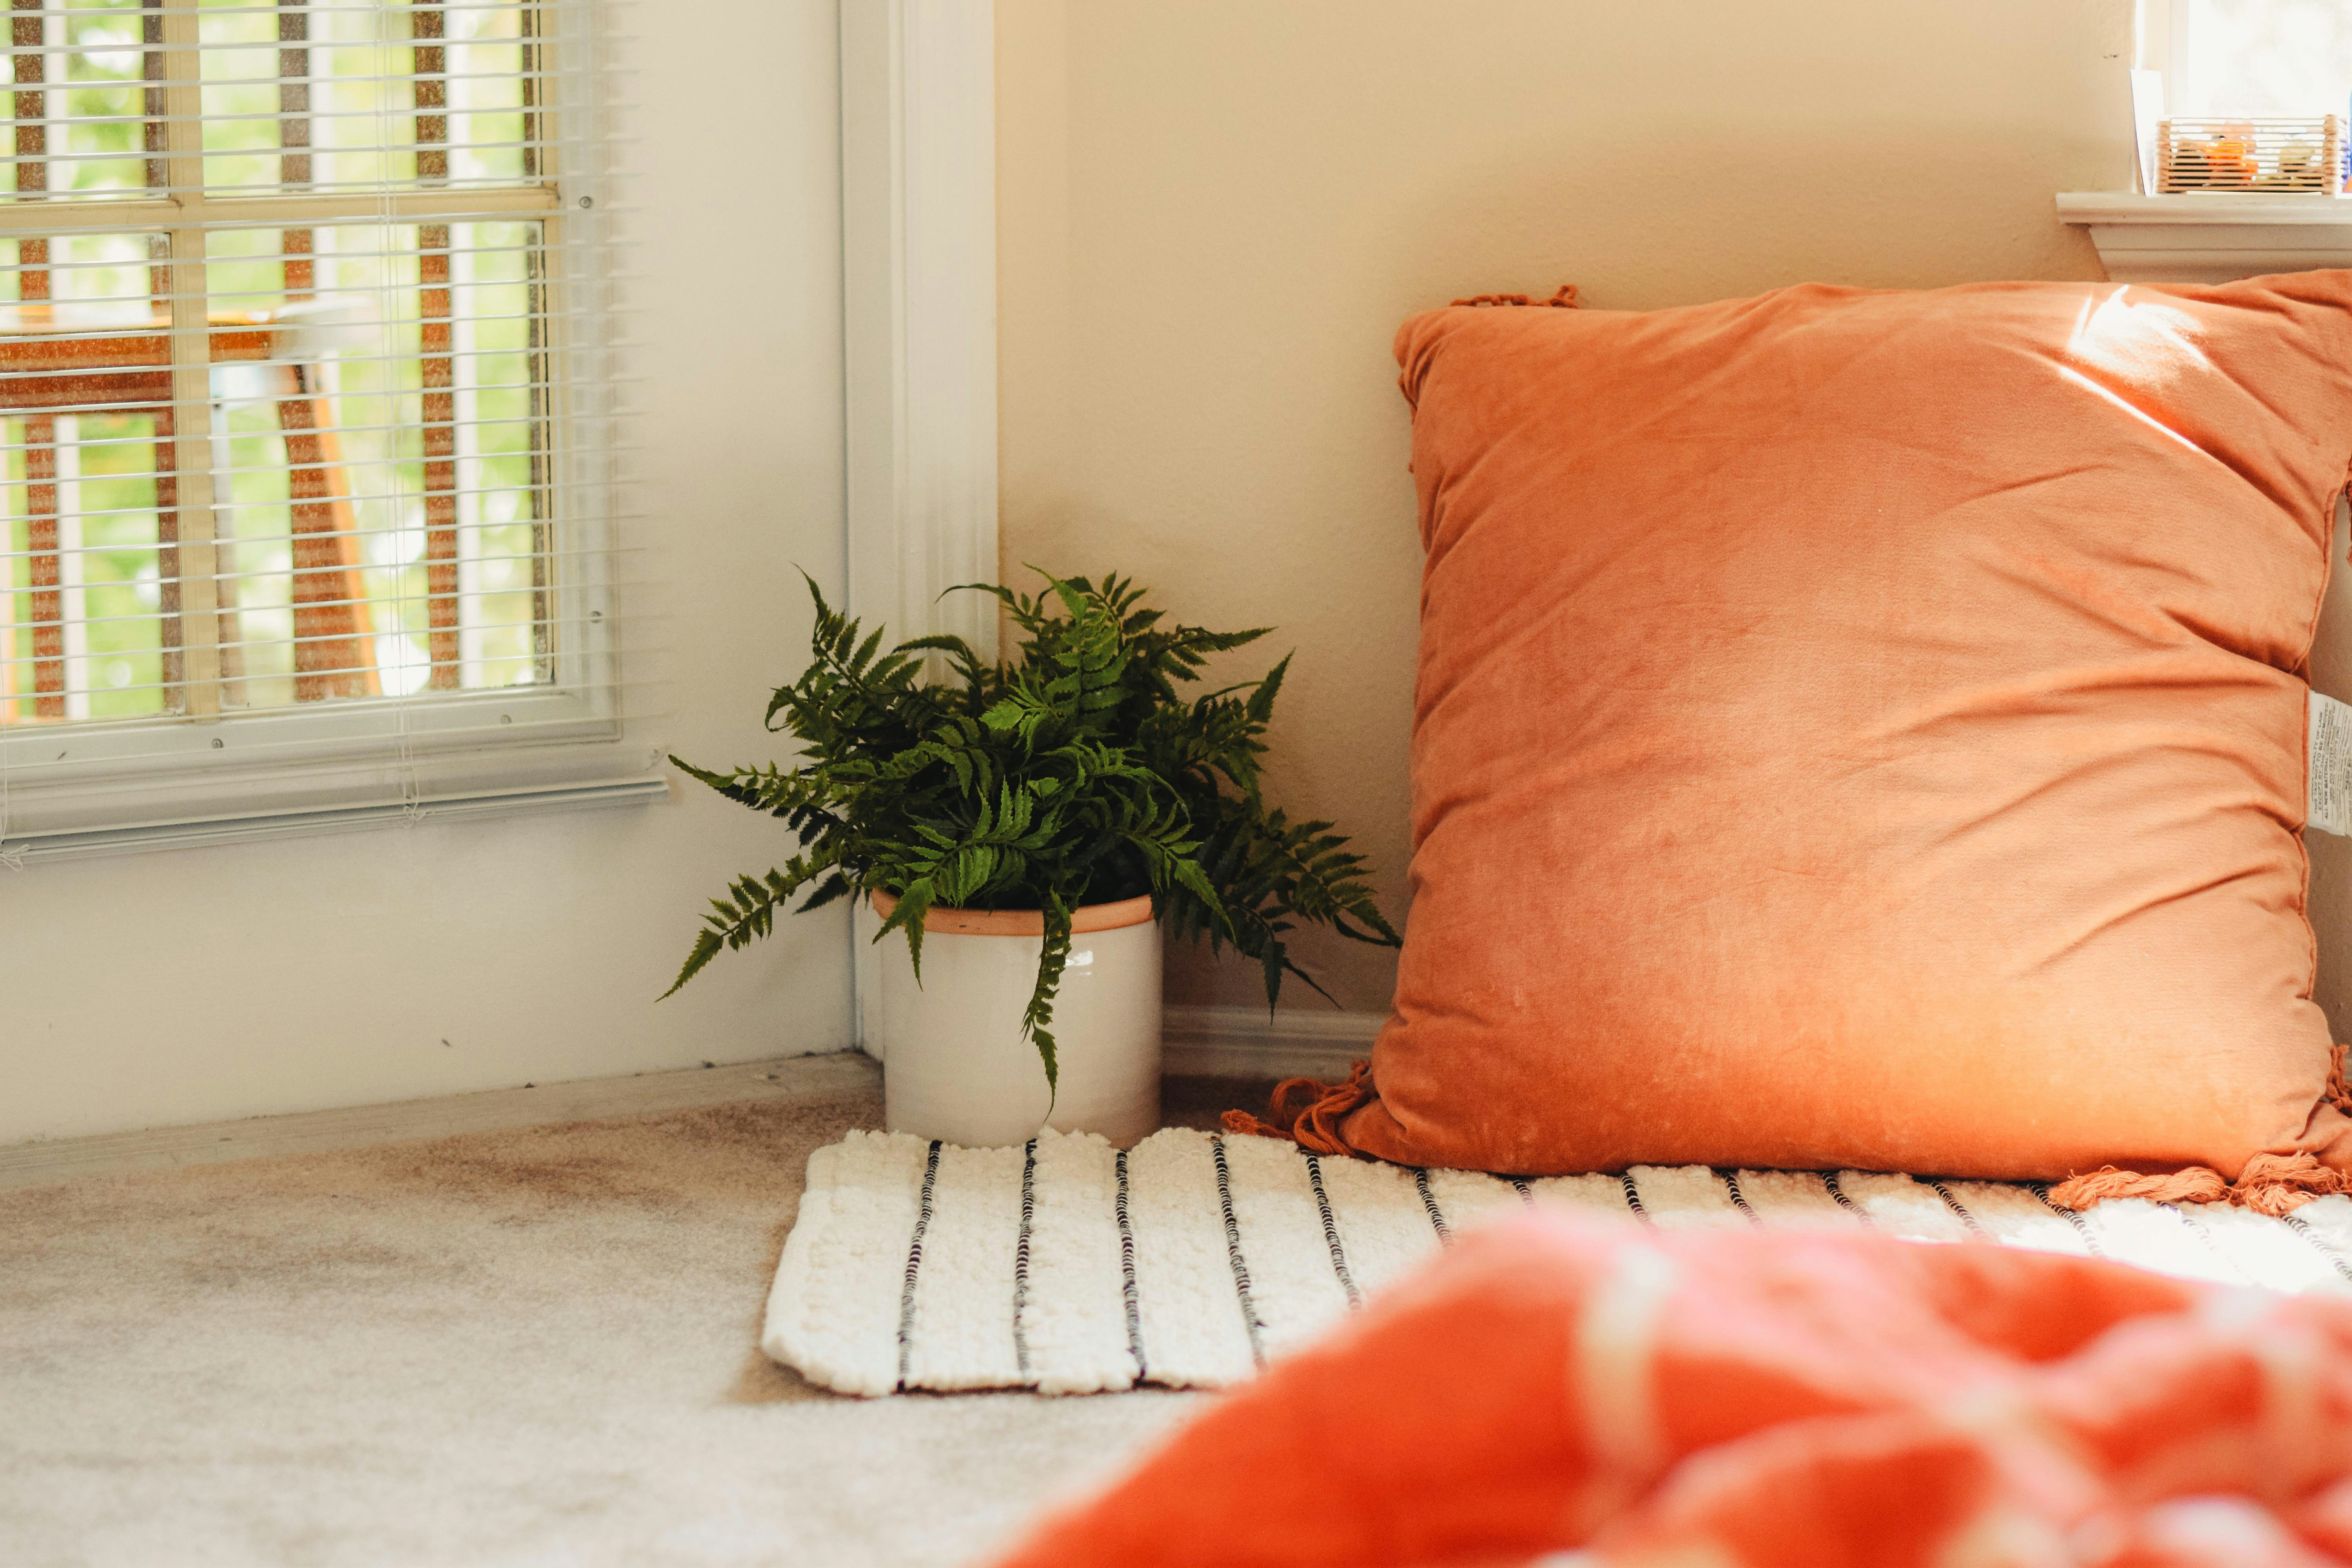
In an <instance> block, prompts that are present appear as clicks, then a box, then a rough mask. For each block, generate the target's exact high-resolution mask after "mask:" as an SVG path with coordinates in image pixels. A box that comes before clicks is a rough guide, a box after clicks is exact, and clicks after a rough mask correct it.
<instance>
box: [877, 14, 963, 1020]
mask: <svg viewBox="0 0 2352 1568" xmlns="http://www.w3.org/2000/svg"><path fill="white" fill-rule="evenodd" d="M995 28H996V17H995V7H994V6H992V5H987V4H985V3H983V0H841V173H842V180H841V190H842V201H841V205H842V332H843V344H842V349H843V369H844V396H845V404H846V410H845V412H846V423H845V430H846V450H845V454H844V457H845V467H846V474H847V482H848V506H847V519H846V526H847V529H848V562H849V590H848V606H847V607H848V610H849V613H850V614H852V615H853V616H857V617H858V618H859V619H861V620H863V621H864V622H866V626H867V628H868V629H869V630H870V629H872V628H873V627H875V626H887V627H888V628H889V633H890V640H892V641H897V640H898V639H900V638H903V637H916V636H920V635H922V634H924V633H929V632H953V633H955V634H957V635H959V636H961V637H963V638H964V640H966V641H967V642H969V643H971V645H972V646H973V647H975V648H977V649H978V650H979V651H980V653H981V656H982V658H993V657H994V655H995V651H996V614H995V602H994V601H993V600H992V599H989V598H987V597H985V596H983V595H978V594H958V595H951V596H950V597H949V598H947V599H945V600H942V599H941V598H940V595H941V594H942V593H944V592H945V591H946V590H947V589H948V588H950V587H952V586H953V585H955V584H959V583H972V582H993V581H995V580H996V577H997V555H996V34H995ZM853 926H854V928H855V931H856V937H855V940H856V946H857V952H856V965H855V969H856V978H857V994H858V998H859V1004H860V1005H859V1009H858V1012H859V1027H860V1034H861V1037H865V1038H870V1037H871V1036H870V1032H869V1031H867V1030H866V1028H865V1015H866V1003H868V1002H869V1001H870V999H871V998H872V997H873V995H874V990H875V988H874V984H873V980H874V971H873V966H872V963H873V949H872V945H871V943H870V942H869V941H868V940H867V939H868V938H870V936H871V935H872V932H873V920H872V916H871V915H870V914H869V913H866V912H862V911H861V913H860V914H859V916H858V918H857V920H856V921H854V922H853Z"/></svg>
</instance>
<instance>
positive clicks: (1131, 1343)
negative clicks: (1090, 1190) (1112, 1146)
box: [1113, 1149, 1151, 1383]
mask: <svg viewBox="0 0 2352 1568" xmlns="http://www.w3.org/2000/svg"><path fill="white" fill-rule="evenodd" d="M1116 1164H1117V1167H1118V1203H1117V1204H1116V1205H1113V1206H1114V1208H1115V1210H1116V1212H1117V1213H1118V1294H1119V1300H1120V1301H1121V1302H1122V1303H1123V1304H1124V1305H1125V1306H1126V1309H1127V1353H1128V1354H1129V1355H1131V1356H1133V1357H1134V1358H1135V1381H1136V1382H1138V1383H1141V1382H1142V1381H1143V1380H1144V1379H1145V1378H1146V1377H1148V1376H1150V1372H1151V1368H1150V1363H1147V1362H1146V1361H1145V1360H1144V1359H1143V1298H1142V1296H1141V1295H1140V1294H1139V1293H1138V1292H1137V1290H1136V1289H1135V1226H1132V1225H1130V1224H1129V1223H1128V1217H1127V1151H1126V1150H1124V1149H1121V1150H1120V1151H1119V1152H1118V1161H1117V1162H1116Z"/></svg>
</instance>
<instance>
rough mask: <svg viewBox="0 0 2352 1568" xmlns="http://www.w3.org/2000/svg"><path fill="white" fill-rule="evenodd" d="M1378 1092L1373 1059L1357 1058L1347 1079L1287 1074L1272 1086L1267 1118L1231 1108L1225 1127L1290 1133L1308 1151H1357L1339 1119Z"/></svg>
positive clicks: (1263, 1134) (1257, 1133)
mask: <svg viewBox="0 0 2352 1568" xmlns="http://www.w3.org/2000/svg"><path fill="white" fill-rule="evenodd" d="M1374 1098H1375V1096H1374V1094H1373V1091H1372V1064H1371V1063H1370V1062H1358V1063H1356V1064H1355V1065H1354V1066H1353V1067H1351V1068H1349V1069H1348V1078H1347V1081H1346V1082H1344V1083H1335V1084H1326V1083H1318V1082H1317V1081H1316V1080H1315V1079H1311V1078H1291V1079H1283V1080H1282V1081H1281V1082H1280V1083H1278V1084H1276V1085H1275V1086H1274V1096H1273V1098H1272V1099H1270V1100H1267V1101H1266V1105H1265V1117H1264V1118H1263V1119H1260V1118H1258V1117H1255V1116H1252V1115H1251V1114H1250V1113H1249V1112H1248V1111H1246V1110H1228V1111H1226V1112H1225V1114H1224V1126H1225V1131H1228V1132H1230V1133H1233V1134H1234V1136H1236V1137H1258V1138H1287V1139H1289V1140H1291V1141H1292V1142H1295V1143H1297V1145H1298V1146H1299V1147H1300V1148H1301V1149H1304V1150H1306V1151H1307V1152H1308V1153H1310V1154H1353V1153H1355V1152H1357V1151H1356V1150H1354V1149H1352V1148H1350V1147H1349V1145H1348V1142H1347V1140H1346V1139H1344V1138H1342V1137H1341V1136H1340V1135H1339V1123H1340V1121H1342V1120H1343V1119H1344V1118H1345V1117H1347V1115H1348V1114H1349V1112H1350V1111H1354V1110H1360V1109H1361V1108H1363V1107H1364V1106H1367V1105H1370V1103H1371V1102H1372V1100H1373V1099H1374Z"/></svg>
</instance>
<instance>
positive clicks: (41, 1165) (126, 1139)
mask: <svg viewBox="0 0 2352 1568" xmlns="http://www.w3.org/2000/svg"><path fill="white" fill-rule="evenodd" d="M1383 1017H1384V1016H1383V1015H1381V1014H1379V1013H1341V1012H1328V1013H1325V1012H1314V1011H1309V1010H1307V1009H1305V1008H1299V1009H1296V1010H1293V1009H1288V1008H1286V1009H1284V1010H1282V1011H1280V1012H1277V1013H1274V1014H1271V1015H1269V1014H1268V1013H1267V1012H1266V1011H1265V1009H1264V1008H1262V1007H1171V1008H1169V1009H1168V1010H1167V1012H1166V1014H1165V1016H1164V1022H1163V1024H1162V1026H1161V1037H1162V1063H1163V1067H1164V1070H1165V1071H1166V1072H1167V1073H1168V1075H1169V1076H1170V1077H1171V1078H1247V1079H1265V1078H1321V1079H1339V1078H1345V1077H1347V1076H1348V1068H1349V1064H1350V1063H1353V1062H1358V1061H1361V1060H1362V1059H1363V1058H1365V1057H1366V1056H1367V1055H1368V1054H1370V1050H1371V1048H1372V1037H1374V1036H1375V1035H1377V1034H1379V1033H1380V1030H1381V1022H1382V1021H1383ZM880 1082H881V1068H879V1067H878V1066H877V1064H876V1063H875V1061H874V1060H873V1058H870V1057H866V1056H864V1055H861V1054H860V1053H858V1052H856V1051H843V1052H839V1053H835V1054H833V1055H828V1056H818V1057H781V1058H774V1059H772V1060H767V1061H757V1062H739V1063H730V1065H728V1066H725V1067H716V1068H687V1069H685V1070H684V1071H679V1072H655V1073H641V1074H639V1075H637V1076H636V1077H634V1078H599V1079H579V1080H576V1081H573V1082H570V1083H543V1084H537V1085H533V1086H531V1087H529V1088H524V1089H486V1090H483V1091H481V1092H480V1093H477V1094H452V1095H442V1096H438V1097H436V1098H435V1099H432V1100H400V1101H396V1102H394V1103H393V1104H389V1105H361V1106H353V1107H351V1108H349V1109H346V1110H310V1111H302V1112H299V1113H296V1114H293V1115H289V1116H256V1117H249V1118H247V1119H246V1120H244V1121H215V1122H208V1123H205V1124H204V1125H201V1126H196V1127H156V1128H150V1129H147V1130H145V1131H138V1132H108V1133H101V1134H100V1135H98V1136H96V1137H90V1138H55V1139H44V1140H40V1141H37V1142H30V1143H16V1144H10V1145H7V1146H5V1147H0V1188H6V1187H23V1186H32V1185H36V1184H39V1183H42V1182H61V1181H66V1180H68V1179H71V1178H73V1177H77V1176H102V1175H115V1174H120V1173H124V1172H129V1171H152V1170H161V1169H167V1168H170V1167H172V1166H176V1165H212V1164H219V1163H224V1162H226V1161H230V1160H251V1159H258V1158H263V1157H267V1156H270V1155H283V1154H315V1153H322V1152H328V1151H331V1150H336V1149H362V1148H366V1147H369V1146H371V1145H373V1144H378V1143H403V1142H415V1141H418V1140H423V1139H428V1138H449V1137H454V1136H456V1135H457V1134H458V1133H462V1132H493V1131H506V1130H509V1129H512V1128H518V1127H535V1126H539V1125H541V1124H543V1123H546V1122H552V1121H596V1120H601V1119H604V1118H608V1117H623V1116H647V1115H655V1114H658V1113H660V1112H662V1111H668V1110H696V1109H698V1108H700V1107H702V1106H706V1105H728V1104H732V1103H736V1102H738V1101H742V1100H821V1099H829V1098H833V1097H835V1096H837V1095H842V1094H855V1093H860V1092H870V1091H871V1090H872V1089H875V1088H876V1087H877V1086H878V1085H879V1083H880Z"/></svg>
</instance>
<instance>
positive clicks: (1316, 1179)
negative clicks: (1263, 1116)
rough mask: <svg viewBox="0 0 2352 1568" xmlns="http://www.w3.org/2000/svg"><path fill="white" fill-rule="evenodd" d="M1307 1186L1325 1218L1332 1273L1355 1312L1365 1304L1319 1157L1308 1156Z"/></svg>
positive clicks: (1324, 1238)
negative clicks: (1341, 1240) (1341, 1238)
mask: <svg viewBox="0 0 2352 1568" xmlns="http://www.w3.org/2000/svg"><path fill="white" fill-rule="evenodd" d="M1307 1184H1309V1185H1311V1186H1312V1187H1313V1188H1314V1189H1315V1209H1316V1212H1317V1213H1318V1214H1320V1215H1322V1216H1323V1243H1324V1245H1325V1246H1327V1247H1329V1248H1330V1249H1331V1272H1332V1273H1333V1274H1335V1275H1337V1276H1339V1289H1342V1290H1345V1291H1346V1292H1347V1293H1348V1310H1349V1311H1351V1312H1352V1311H1355V1310H1358V1309H1359V1308H1360V1307H1362V1306H1363V1304H1364V1298H1363V1295H1362V1293H1361V1292H1360V1291H1359V1290H1358V1289H1356V1277H1355V1276H1354V1275H1352V1274H1350V1273H1349V1272H1348V1249H1347V1248H1346V1247H1342V1246H1341V1245H1340V1244H1339V1218H1338V1216H1337V1215H1333V1214H1332V1212H1331V1196H1330V1194H1328V1193H1326V1192H1325V1191H1324V1190H1323V1162H1322V1160H1321V1158H1320V1157H1319V1156H1318V1155H1314V1154H1309V1155H1307Z"/></svg>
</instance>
